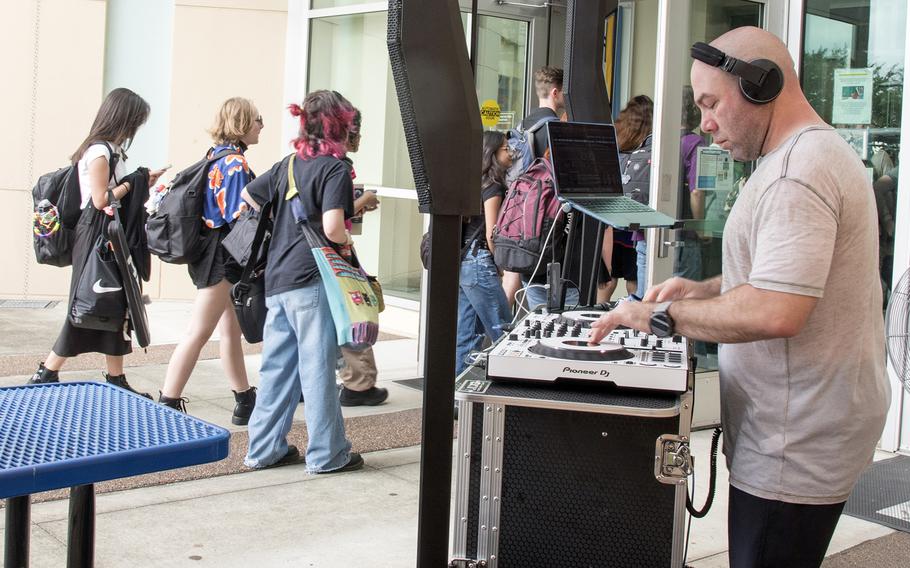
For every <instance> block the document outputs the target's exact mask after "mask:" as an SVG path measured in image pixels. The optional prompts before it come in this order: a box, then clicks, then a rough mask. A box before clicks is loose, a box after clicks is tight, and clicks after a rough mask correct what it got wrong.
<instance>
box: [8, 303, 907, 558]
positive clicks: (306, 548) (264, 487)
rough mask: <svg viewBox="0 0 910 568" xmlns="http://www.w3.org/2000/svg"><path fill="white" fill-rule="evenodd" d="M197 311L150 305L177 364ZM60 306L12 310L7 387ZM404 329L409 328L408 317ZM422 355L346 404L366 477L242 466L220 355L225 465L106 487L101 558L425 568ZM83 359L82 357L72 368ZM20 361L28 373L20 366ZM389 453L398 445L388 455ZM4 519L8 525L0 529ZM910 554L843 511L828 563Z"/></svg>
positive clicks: (208, 416) (386, 358)
mask: <svg viewBox="0 0 910 568" xmlns="http://www.w3.org/2000/svg"><path fill="white" fill-rule="evenodd" d="M153 306H155V305H154V304H153ZM187 307H188V305H186V304H179V303H172V304H163V305H162V304H158V305H157V306H155V307H154V308H151V307H150V312H151V311H152V310H154V313H153V314H151V315H152V321H157V322H158V323H157V324H156V325H158V326H159V327H158V328H156V329H155V330H153V334H156V330H157V329H160V330H162V331H160V332H158V333H157V337H158V338H159V340H160V341H161V343H158V347H159V349H160V350H161V353H160V354H159V355H156V357H160V356H164V358H163V360H165V361H166V358H167V357H166V355H167V353H168V350H169V349H170V348H171V346H170V345H169V344H168V343H167V342H166V340H168V339H169V338H170V340H171V341H176V338H178V337H179V333H180V332H181V330H182V329H183V328H184V326H185V321H186V318H187V317H188V315H187V314H188V310H187ZM36 312H41V313H36ZM49 312H54V310H23V309H15V310H14V309H0V329H2V330H3V331H2V333H0V386H6V385H14V384H21V383H22V382H24V380H25V379H26V376H25V374H24V373H25V372H27V371H21V370H20V371H19V372H18V373H16V374H15V375H10V374H9V373H8V372H4V371H3V369H4V368H5V367H4V366H3V365H4V363H6V364H8V365H9V364H12V363H13V362H15V361H17V360H14V359H12V358H14V357H23V356H24V355H28V356H33V355H34V354H35V353H41V352H42V351H46V350H47V349H48V348H49V346H50V344H51V343H52V342H53V338H54V336H55V335H56V330H57V328H58V327H59V322H60V321H61V319H62V313H59V314H53V313H49ZM395 331H396V332H398V333H401V334H402V335H410V334H411V333H409V328H408V326H407V325H402V326H401V327H399V328H395ZM416 352H417V341H416V340H415V339H391V340H387V341H382V342H380V343H379V344H377V346H376V354H377V360H378V363H379V365H378V366H379V370H380V384H381V386H385V387H387V388H389V390H390V392H391V396H390V399H389V403H388V404H385V405H383V406H380V407H375V408H352V409H345V410H344V414H345V417H346V420H347V423H348V425H349V432H350V433H351V437H352V439H353V441H354V444H355V448H360V449H362V450H364V451H368V452H369V453H367V454H366V456H365V457H366V462H367V466H366V468H365V469H364V470H362V471H359V472H351V473H345V474H336V475H331V476H309V475H307V474H306V473H305V471H304V470H303V468H302V467H300V466H292V467H286V468H280V469H274V470H267V471H261V472H243V473H239V472H240V471H241V468H240V467H239V463H238V462H239V459H241V458H242V455H241V454H242V452H243V450H244V449H245V448H244V445H245V444H244V441H245V432H244V431H243V430H244V429H243V428H238V427H236V426H233V425H231V424H230V413H231V408H232V405H233V400H232V397H231V393H230V391H229V389H228V387H227V385H226V384H225V381H224V379H223V377H222V376H221V371H220V366H219V364H218V362H217V361H214V360H209V361H202V362H200V363H199V365H198V366H197V369H196V371H195V373H194V375H193V377H192V379H191V381H190V383H189V386H188V388H187V391H186V396H187V397H189V398H190V404H189V411H190V412H191V413H192V414H194V415H197V416H199V417H201V418H203V419H205V420H208V421H211V422H214V423H216V424H219V425H222V426H224V427H226V428H228V429H230V430H231V431H232V432H234V433H235V434H236V435H235V436H234V439H233V441H232V455H231V457H230V458H229V459H228V460H225V462H222V463H220V464H212V465H211V466H204V467H200V468H189V469H188V470H181V471H179V472H171V473H169V474H163V475H160V476H148V479H145V478H140V479H138V480H129V481H124V482H112V483H111V484H110V485H107V486H105V487H104V490H107V491H109V492H107V493H103V494H100V495H99V496H98V504H97V509H98V515H97V535H98V541H97V546H96V560H97V562H96V566H98V567H99V568H104V567H121V566H130V567H157V566H161V567H180V566H217V567H234V566H238V567H239V566H250V565H255V566H261V567H263V568H265V567H272V566H311V567H359V566H371V567H384V566H388V567H404V566H413V565H414V559H415V550H416V546H415V543H416V538H417V530H416V527H417V495H418V484H419V467H418V463H419V457H420V454H419V447H418V446H414V445H413V444H416V443H418V442H419V439H418V435H419V408H420V403H421V397H420V393H419V392H417V391H414V390H411V389H408V388H405V387H402V386H399V385H398V384H397V383H395V382H394V381H395V380H396V379H402V378H411V377H413V376H415V375H416V373H417V363H416V360H417V354H416ZM211 354H214V351H213V352H212V353H211ZM246 360H247V368H248V370H249V372H250V376H251V377H253V382H254V384H255V383H256V382H257V381H256V375H257V373H256V370H257V369H258V365H259V355H258V354H257V353H255V352H253V353H250V354H248V355H247V357H246ZM76 362H78V359H77V361H73V362H72V363H76ZM140 362H141V360H137V361H134V363H140ZM18 364H19V365H20V367H21V364H22V362H21V361H19V363H18ZM86 366H89V367H90V366H91V365H88V364H87V365H86ZM73 367H77V368H78V367H82V365H71V366H70V368H73ZM164 369H165V366H164V364H163V363H142V364H139V365H138V366H133V367H130V368H129V369H128V371H127V373H128V376H129V378H130V381H131V382H133V384H135V385H136V386H137V387H141V388H143V389H145V390H149V391H153V392H154V391H157V389H158V387H159V386H160V384H161V380H162V377H163V375H164ZM97 375H98V371H97V370H95V369H92V370H73V371H67V372H64V373H62V375H61V376H62V377H63V379H64V380H85V379H95V378H97ZM302 412H303V407H301V409H300V410H299V411H298V416H297V419H298V422H297V423H295V429H294V434H292V435H293V436H299V438H297V439H298V440H302V439H303V436H305V430H304V427H303V424H302V423H301V422H300V421H299V420H300V419H301V418H302ZM710 437H711V436H710V432H709V431H704V432H698V433H696V434H694V436H693V446H694V453H695V455H696V456H701V459H699V461H698V464H699V466H698V467H699V470H698V472H699V475H698V479H697V481H698V484H697V488H696V503H698V504H700V503H701V502H702V501H703V499H704V495H705V491H706V487H707V475H706V474H705V469H704V468H706V467H707V456H708V447H709V444H710ZM397 446H404V447H397ZM389 447H397V448H396V449H384V448H389ZM888 456H889V454H881V455H880V456H879V457H888ZM215 475H217V477H212V476H215ZM193 478H195V479H193ZM176 480H183V481H176ZM726 487H727V486H726V472H725V471H724V470H723V468H722V465H721V471H720V478H719V480H718V492H717V497H716V499H715V505H714V508H713V509H712V511H711V512H710V513H709V514H708V516H707V517H705V518H704V519H696V520H693V522H692V532H691V535H690V538H689V549H688V552H689V554H688V559H689V560H688V564H690V565H691V566H692V567H693V568H720V567H725V566H727V560H726V547H727V543H726ZM62 496H65V492H56V493H54V494H44V495H41V496H37V498H36V501H37V500H41V499H44V500H45V501H44V502H39V503H36V504H35V505H34V506H33V509H32V559H33V561H32V566H33V567H45V566H47V567H58V566H62V565H64V564H65V560H64V558H65V546H66V542H65V541H66V514H67V502H66V501H65V500H61V499H60V497H62ZM3 526H4V525H3V521H2V520H0V537H2V533H3ZM0 548H2V538H0ZM908 558H910V538H908V535H905V534H902V533H895V532H894V531H892V530H890V529H888V528H885V527H882V526H880V525H876V524H873V523H869V522H865V521H861V520H858V519H854V518H852V517H846V516H845V517H842V519H841V522H840V524H839V526H838V530H837V532H836V534H835V538H834V540H833V542H832V544H831V547H830V549H829V558H828V560H826V563H825V568H845V567H852V566H864V567H865V566H875V567H876V568H890V567H902V568H905V567H906V566H907V565H908V561H907V559H908Z"/></svg>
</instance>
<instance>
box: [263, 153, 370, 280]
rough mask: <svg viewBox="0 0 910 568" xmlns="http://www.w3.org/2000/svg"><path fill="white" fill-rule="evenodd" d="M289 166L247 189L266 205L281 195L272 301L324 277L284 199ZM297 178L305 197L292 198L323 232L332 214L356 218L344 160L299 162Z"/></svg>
mask: <svg viewBox="0 0 910 568" xmlns="http://www.w3.org/2000/svg"><path fill="white" fill-rule="evenodd" d="M287 163H288V158H285V159H283V160H281V161H280V162H278V163H276V164H275V165H274V166H272V169H270V170H269V171H268V173H266V174H264V175H261V176H259V177H257V178H256V179H255V180H253V181H251V182H250V183H249V185H247V186H246V190H247V193H249V194H250V196H251V197H252V198H253V199H254V200H255V201H256V202H257V203H259V204H260V205H262V204H265V203H266V202H268V201H271V200H273V199H274V198H275V196H276V194H277V195H278V198H277V199H276V200H275V201H274V203H275V206H274V210H273V212H272V219H273V229H272V242H271V244H270V245H269V254H268V262H267V264H266V269H265V294H266V296H272V295H274V294H279V293H281V292H287V291H288V290H295V289H297V288H302V287H303V286H306V285H307V284H309V283H311V282H312V281H313V280H316V279H318V278H319V269H318V268H317V267H316V260H315V259H314V258H313V253H312V252H311V251H310V245H309V244H308V243H307V240H306V237H304V236H303V233H302V232H301V231H300V227H298V226H297V222H296V220H295V219H294V214H293V212H292V211H291V206H290V203H291V202H290V201H286V200H285V199H284V196H285V194H286V193H287V190H288V178H287ZM294 179H295V180H296V181H297V191H298V193H299V196H297V197H292V198H291V199H300V200H302V201H303V205H304V210H305V211H307V214H308V217H309V221H310V224H311V225H313V226H314V227H317V228H319V230H322V214H323V213H325V212H326V211H331V210H332V209H342V210H343V211H344V218H345V219H347V218H349V217H351V216H352V215H353V209H354V186H353V184H352V182H351V172H350V170H349V169H348V166H346V165H345V163H344V162H342V161H341V160H339V159H337V158H334V157H331V156H320V157H318V158H312V159H309V160H301V159H300V158H295V159H294Z"/></svg>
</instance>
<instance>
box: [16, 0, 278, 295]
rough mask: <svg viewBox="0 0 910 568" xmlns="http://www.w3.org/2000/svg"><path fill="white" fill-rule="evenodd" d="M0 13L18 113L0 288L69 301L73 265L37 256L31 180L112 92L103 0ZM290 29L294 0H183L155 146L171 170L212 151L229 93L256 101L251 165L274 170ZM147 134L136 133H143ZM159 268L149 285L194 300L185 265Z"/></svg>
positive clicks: (23, 6) (62, 154)
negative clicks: (39, 260) (257, 129)
mask: <svg viewBox="0 0 910 568" xmlns="http://www.w3.org/2000/svg"><path fill="white" fill-rule="evenodd" d="M3 19H4V23H5V24H6V25H4V33H3V34H0V50H2V53H4V54H17V56H16V57H10V56H6V57H5V58H4V75H5V78H6V79H7V80H6V81H5V88H4V89H3V90H2V91H0V105H2V107H3V108H5V109H12V112H8V113H7V121H8V124H9V128H11V133H10V134H11V140H16V141H21V142H20V143H16V144H9V145H8V147H7V148H6V149H5V151H4V156H3V163H2V167H0V200H3V203H7V204H8V207H9V208H10V210H11V212H12V214H11V215H9V216H8V222H6V223H3V224H0V242H2V243H3V252H2V253H0V254H2V256H0V259H2V261H3V265H4V267H5V271H4V274H3V276H2V277H0V296H4V297H27V296H40V297H49V298H54V297H56V298H62V297H65V296H66V294H67V291H68V287H69V276H70V270H69V269H68V268H67V269H61V268H54V267H46V266H40V265H38V264H36V263H35V260H34V253H33V251H32V245H31V241H32V238H31V212H32V201H31V187H32V185H33V184H34V182H35V180H36V179H37V177H38V176H39V175H40V174H42V173H44V172H47V171H50V170H53V169H55V168H59V167H62V166H64V165H66V164H67V163H68V157H69V155H70V153H71V152H72V151H73V150H74V149H75V148H76V146H78V145H79V143H80V142H81V141H82V139H83V137H84V136H85V135H86V133H87V132H88V129H89V127H90V125H91V122H92V120H93V119H94V115H95V112H96V111H97V108H98V106H99V104H100V103H101V100H102V99H103V97H104V94H105V91H104V85H105V76H104V60H105V57H104V54H105V43H106V42H105V22H106V3H105V2H104V1H103V0H17V1H15V2H6V3H4V6H3ZM286 28H287V2H286V0H176V1H175V7H174V21H173V49H172V50H171V53H172V58H173V59H172V61H171V69H172V76H171V89H170V93H171V94H170V96H171V100H170V109H169V113H168V115H169V116H168V120H169V125H168V130H169V134H168V137H169V138H168V141H167V148H166V149H165V151H164V152H162V151H161V149H160V148H155V152H154V154H155V155H156V156H157V155H165V156H167V161H168V162H169V163H171V164H173V166H174V168H173V169H172V170H171V173H176V172H177V171H179V170H180V169H181V168H182V167H185V166H187V165H189V164H191V163H192V162H194V161H196V160H198V159H199V157H201V155H202V154H203V152H205V150H206V148H208V145H209V144H210V140H209V138H208V135H207V133H206V129H207V128H208V127H209V126H210V124H211V120H212V117H213V116H214V114H215V111H216V110H217V108H218V105H219V104H220V103H221V102H222V101H223V100H224V99H226V98H228V97H231V96H243V97H247V98H251V99H252V100H253V101H254V102H255V103H256V104H257V105H258V107H259V110H260V112H261V113H262V116H263V120H264V122H265V125H266V127H265V129H264V130H263V133H262V136H261V137H260V143H259V145H257V146H254V147H252V148H251V149H250V151H249V152H248V154H247V156H248V158H249V162H250V165H251V166H252V168H253V169H254V171H259V172H262V171H265V170H267V169H268V168H269V167H271V165H272V164H273V163H274V162H275V161H276V160H278V159H279V158H280V157H281V156H283V155H284V154H285V153H287V148H288V146H287V141H286V140H282V139H281V135H280V128H279V127H278V125H279V123H280V118H281V117H282V116H283V113H284V112H285V110H284V108H285V107H286V105H287V103H288V102H290V101H284V100H283V95H282V91H283V89H282V87H283V84H284V57H285V49H284V48H285V33H286ZM36 46H37V48H36ZM74 46H78V53H76V54H75V55H74ZM161 52H162V53H167V50H166V49H162V50H161ZM109 86H110V87H111V88H113V87H114V86H116V85H109ZM140 94H142V93H141V92H140ZM166 112H167V111H166ZM152 113H153V114H154V113H155V108H154V107H153V108H152ZM141 136H142V131H141V130H140V131H139V134H138V136H137V139H138V138H141ZM137 149H138V147H137ZM141 154H142V152H141V151H140V153H139V154H135V153H134V154H132V155H131V156H130V158H131V159H130V166H131V167H135V166H138V165H148V166H150V167H160V166H162V165H164V164H158V163H149V164H144V163H143V162H142V158H143V156H142V155H141ZM152 272H153V274H152V280H151V282H150V283H149V285H148V287H147V289H146V291H147V293H149V294H150V295H151V296H152V297H153V298H191V297H192V296H193V294H194V288H193V286H192V283H191V282H190V280H189V277H188V276H187V274H186V267H183V266H171V265H165V264H163V263H160V262H159V261H158V260H157V259H153V270H152Z"/></svg>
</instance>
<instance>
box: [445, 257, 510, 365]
mask: <svg viewBox="0 0 910 568" xmlns="http://www.w3.org/2000/svg"><path fill="white" fill-rule="evenodd" d="M511 319H512V318H511V313H510V311H509V301H508V300H507V299H506V293H505V291H504V290H503V289H502V281H501V280H500V279H499V272H498V271H497V270H496V264H494V263H493V255H491V254H490V251H488V250H486V249H477V250H476V252H475V253H474V254H471V252H470V251H469V252H468V254H467V256H465V258H464V260H462V261H461V275H460V277H459V287H458V334H457V337H458V339H457V344H456V346H455V374H456V375H459V374H461V372H462V371H463V370H464V369H465V367H467V364H466V363H465V358H466V357H467V356H468V354H469V353H470V352H471V351H472V350H476V349H480V348H481V346H482V345H483V336H484V334H486V336H487V337H489V338H490V340H492V341H495V340H497V339H499V336H500V335H502V325H503V324H504V323H508V322H509V321H510V320H511Z"/></svg>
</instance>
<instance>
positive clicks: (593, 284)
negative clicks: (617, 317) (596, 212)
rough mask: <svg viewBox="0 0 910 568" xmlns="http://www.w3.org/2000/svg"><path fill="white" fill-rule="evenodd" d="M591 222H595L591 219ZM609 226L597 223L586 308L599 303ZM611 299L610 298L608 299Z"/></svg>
mask: <svg viewBox="0 0 910 568" xmlns="http://www.w3.org/2000/svg"><path fill="white" fill-rule="evenodd" d="M591 221H594V220H593V219H591ZM606 228H607V226H606V225H604V224H603V223H601V222H599V221H598V222H597V236H596V237H595V238H594V256H593V257H592V258H591V274H590V277H589V279H588V297H587V303H585V304H584V305H586V306H593V305H594V304H596V303H597V283H598V281H599V280H600V271H601V270H602V269H603V267H604V266H603V263H602V262H601V259H602V258H603V250H602V249H603V246H604V231H605V230H606ZM608 299H609V298H608Z"/></svg>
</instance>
